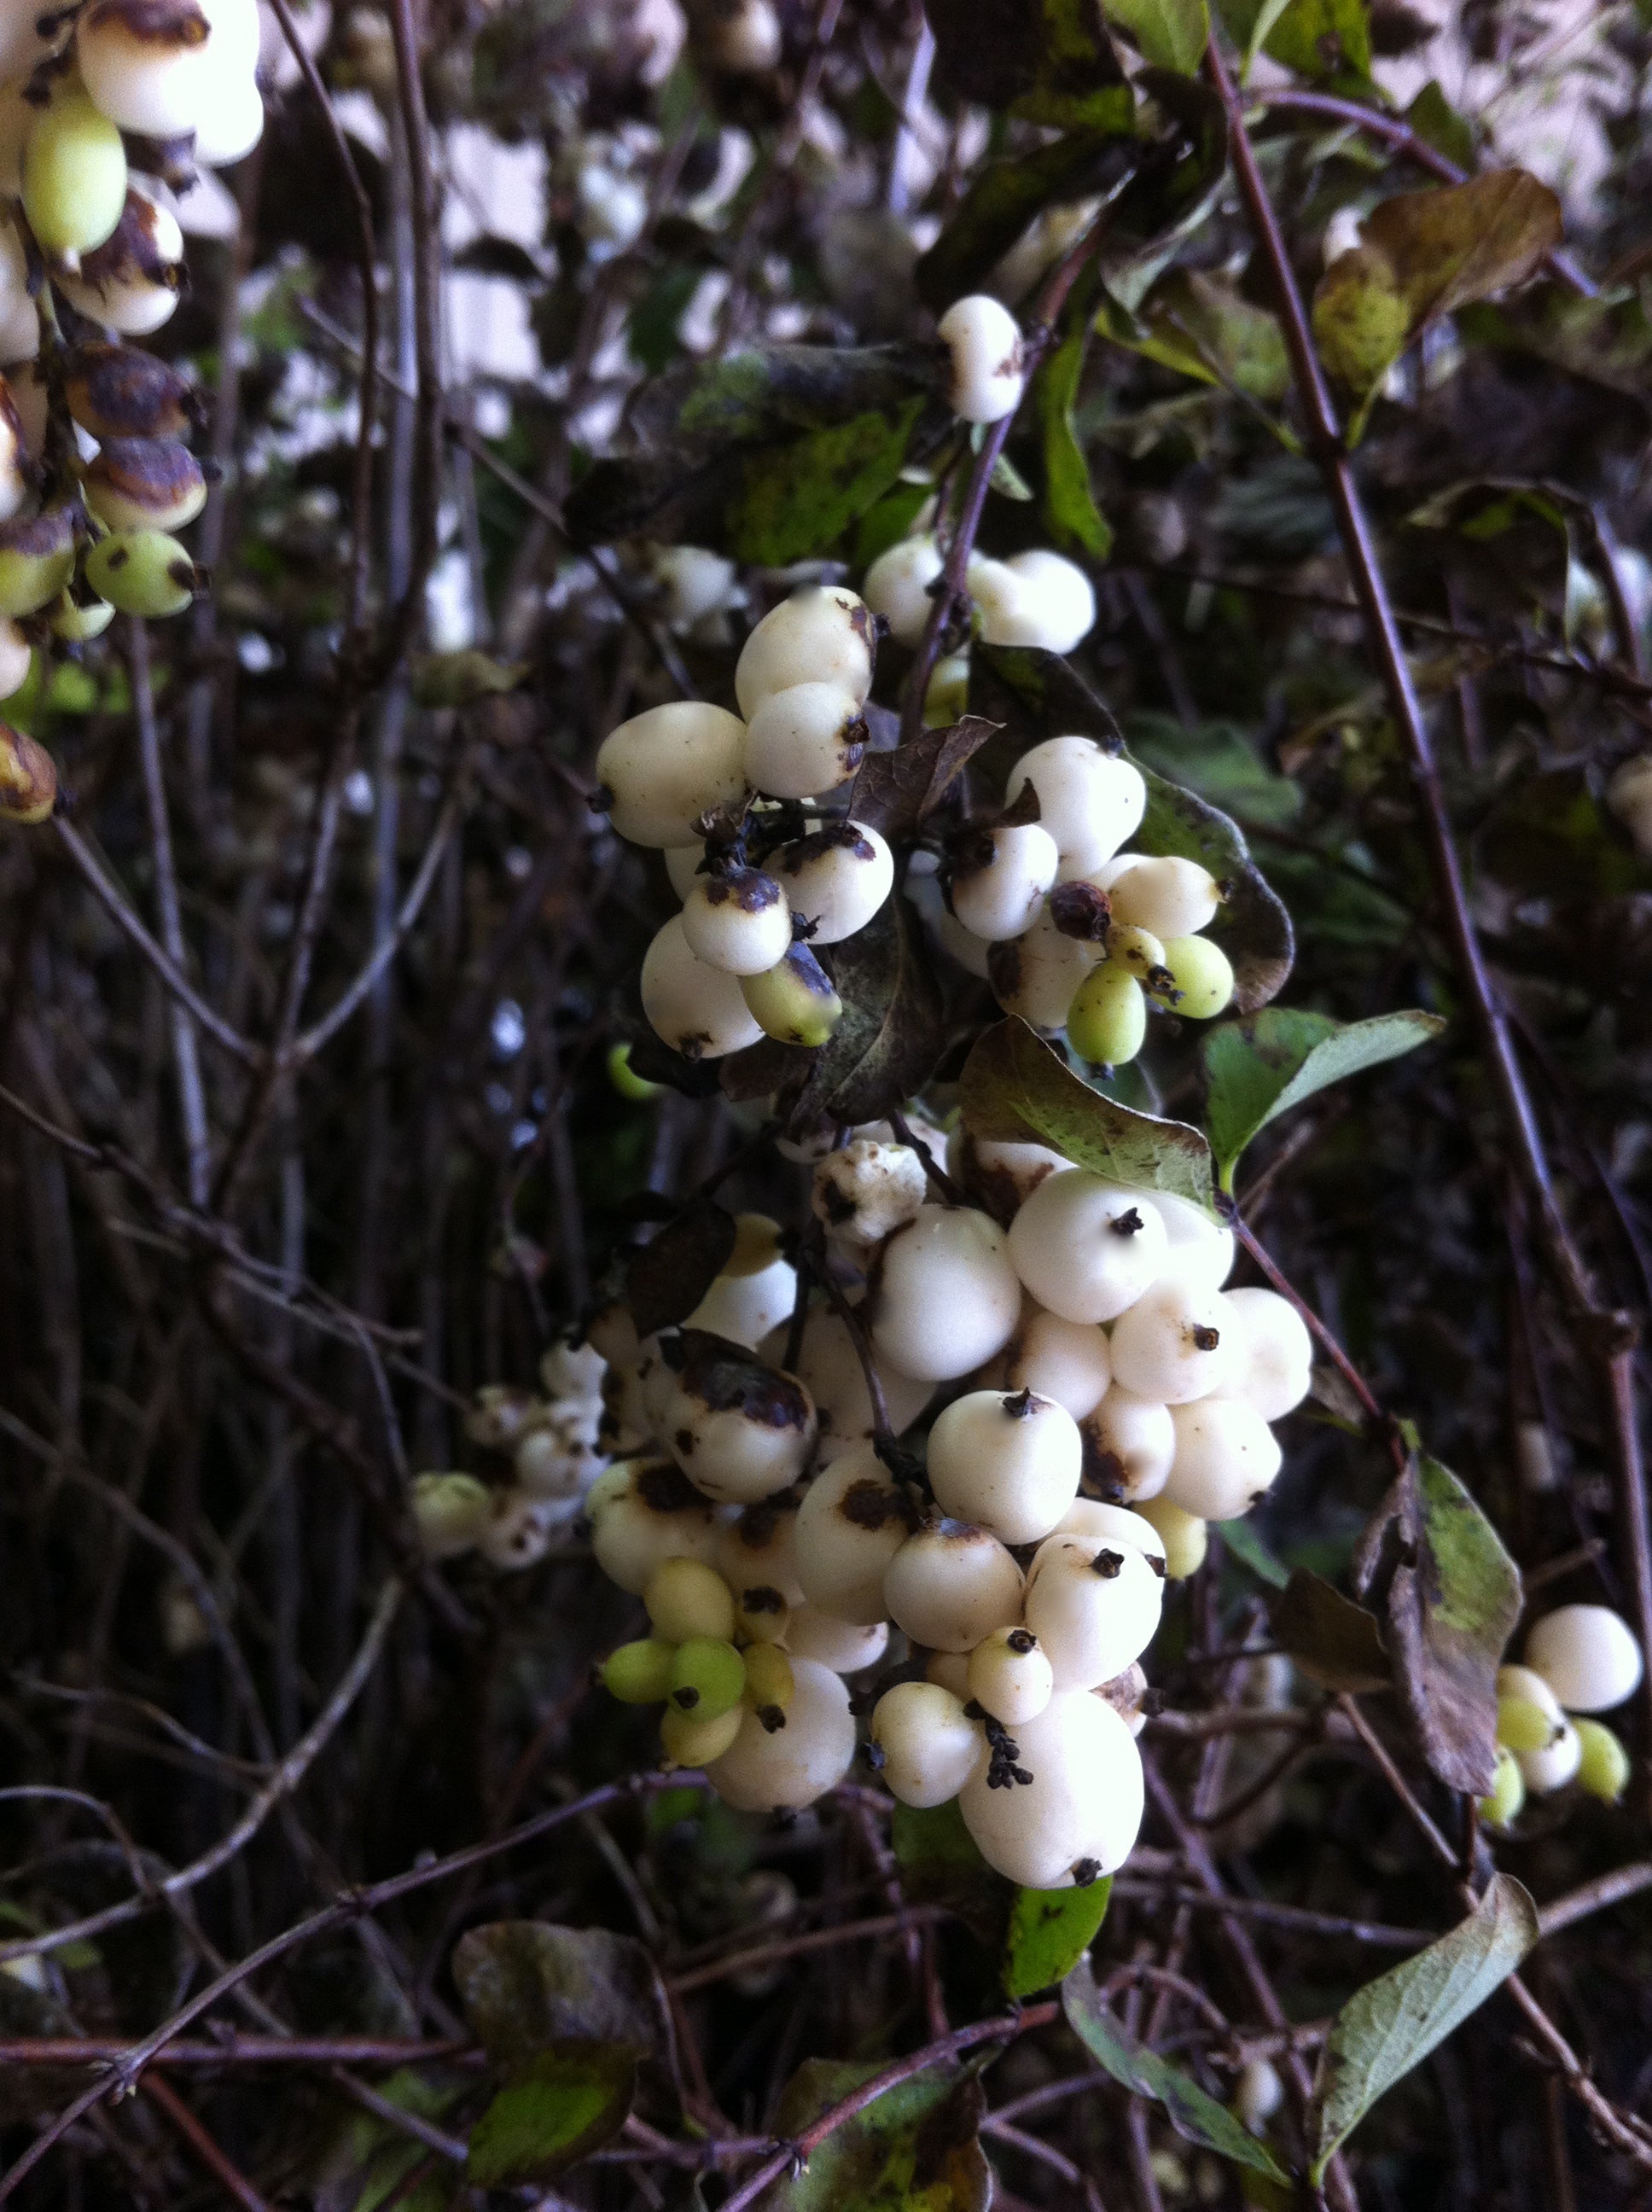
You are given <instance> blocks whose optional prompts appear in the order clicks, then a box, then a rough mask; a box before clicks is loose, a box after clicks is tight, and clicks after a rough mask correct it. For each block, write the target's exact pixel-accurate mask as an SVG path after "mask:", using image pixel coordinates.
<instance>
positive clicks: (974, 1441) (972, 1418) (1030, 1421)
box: [928, 1390, 1084, 1544]
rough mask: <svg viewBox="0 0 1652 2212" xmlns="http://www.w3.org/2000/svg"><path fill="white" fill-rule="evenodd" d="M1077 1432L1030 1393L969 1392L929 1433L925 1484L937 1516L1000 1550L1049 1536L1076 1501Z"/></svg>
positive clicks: (1049, 1402) (1059, 1411) (1064, 1415)
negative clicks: (997, 1542)
mask: <svg viewBox="0 0 1652 2212" xmlns="http://www.w3.org/2000/svg"><path fill="white" fill-rule="evenodd" d="M1083 1456H1084V1447H1083V1444H1082V1443H1081V1442H1080V1440H1079V1436H1078V1423H1077V1422H1076V1421H1075V1420H1074V1419H1073V1418H1072V1414H1071V1413H1068V1412H1067V1410H1066V1407H1063V1406H1058V1405H1057V1404H1056V1402H1055V1401H1054V1399H1053V1398H1040V1397H1036V1396H1035V1395H1034V1394H1033V1393H1032V1391H1030V1390H1018V1391H1015V1392H1012V1393H1006V1392H1005V1391H1001V1390H971V1391H969V1392H968V1393H966V1395H964V1396H963V1397H962V1398H955V1399H954V1400H953V1401H952V1403H951V1405H950V1406H948V1407H946V1408H945V1409H944V1412H943V1413H941V1414H940V1416H939V1417H938V1419H937V1420H936V1423H935V1425H934V1427H933V1428H932V1429H931V1431H930V1432H929V1462H928V1464H929V1484H930V1488H931V1489H932V1491H933V1492H934V1493H935V1502H936V1504H938V1506H939V1507H940V1509H941V1510H942V1512H943V1513H947V1514H951V1515H952V1516H954V1517H955V1518H956V1519H957V1520H960V1521H974V1522H978V1523H979V1524H980V1525H981V1527H982V1528H987V1529H990V1530H991V1532H992V1534H993V1535H995V1536H999V1537H1001V1538H1002V1539H1003V1541H1005V1543H1006V1544H1035V1543H1036V1542H1037V1541H1038V1540H1039V1539H1040V1537H1042V1536H1048V1534H1049V1532H1050V1530H1051V1529H1052V1528H1054V1527H1055V1525H1056V1523H1057V1522H1059V1521H1060V1518H1061V1516H1062V1515H1063V1514H1064V1513H1065V1512H1066V1510H1067V1508H1068V1507H1069V1506H1070V1505H1071V1504H1072V1501H1073V1499H1074V1498H1076V1497H1077V1496H1078V1474H1079V1467H1080V1462H1081V1461H1082V1459H1083Z"/></svg>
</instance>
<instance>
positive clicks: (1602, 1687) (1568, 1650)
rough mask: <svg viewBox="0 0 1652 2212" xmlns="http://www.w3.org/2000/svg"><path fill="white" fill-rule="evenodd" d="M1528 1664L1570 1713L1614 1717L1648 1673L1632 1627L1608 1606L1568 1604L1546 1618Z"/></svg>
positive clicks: (1532, 1640) (1530, 1643)
mask: <svg viewBox="0 0 1652 2212" xmlns="http://www.w3.org/2000/svg"><path fill="white" fill-rule="evenodd" d="M1526 1664H1527V1666H1528V1667H1530V1668H1534V1669H1535V1671H1536V1672H1537V1673H1538V1674H1541V1675H1542V1677H1543V1679H1544V1680H1545V1681H1546V1683H1547V1684H1548V1685H1549V1687H1550V1688H1551V1689H1552V1691H1553V1692H1554V1693H1555V1695H1556V1697H1557V1698H1558V1699H1559V1700H1560V1702H1561V1704H1562V1705H1564V1707H1565V1708H1566V1711H1568V1712H1569V1713H1606V1712H1610V1711H1611V1710H1612V1708H1613V1706H1614V1705H1622V1703H1623V1702H1624V1699H1625V1698H1627V1697H1630V1696H1631V1695H1632V1694H1633V1692H1635V1691H1636V1690H1637V1689H1638V1687H1639V1686H1640V1680H1641V1674H1642V1671H1643V1670H1642V1658H1641V1647H1640V1645H1639V1644H1637V1642H1636V1641H1635V1638H1634V1636H1633V1635H1632V1633H1631V1631H1630V1629H1629V1626H1628V1625H1627V1623H1626V1622H1625V1621H1623V1620H1619V1617H1618V1615H1617V1614H1616V1613H1613V1611H1612V1610H1611V1608H1610V1607H1607V1606H1604V1605H1563V1606H1561V1607H1558V1609H1557V1610H1556V1611H1555V1612H1553V1613H1546V1614H1545V1615H1544V1617H1543V1619H1542V1620H1540V1621H1539V1622H1538V1623H1537V1625H1536V1626H1535V1627H1534V1628H1533V1629H1532V1630H1531V1632H1529V1634H1528V1635H1527V1638H1526ZM1529 1780H1530V1777H1529V1775H1528V1776H1527V1781H1529Z"/></svg>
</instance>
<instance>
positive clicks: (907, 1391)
mask: <svg viewBox="0 0 1652 2212" xmlns="http://www.w3.org/2000/svg"><path fill="white" fill-rule="evenodd" d="M776 1334H777V1335H779V1334H780V1332H777V1333H776ZM777 1351H778V1346H777V1345H774V1344H771V1345H770V1346H768V1347H766V1352H767V1356H768V1357H769V1358H774V1357H775V1356H776V1355H777ZM797 1371H798V1376H799V1381H801V1382H802V1383H803V1384H804V1385H805V1388H806V1389H807V1390H808V1392H809V1395H810V1396H811V1398H812V1399H813V1400H814V1401H815V1410H816V1413H817V1416H818V1418H819V1421H820V1444H819V1450H818V1458H819V1460H820V1462H821V1464H822V1465H823V1466H830V1465H832V1464H833V1463H834V1462H835V1461H837V1460H839V1459H841V1457H842V1456H843V1455H844V1453H846V1452H848V1451H853V1450H854V1449H856V1448H857V1447H859V1446H860V1445H864V1444H868V1443H871V1441H872V1400H871V1398H870V1396H869V1395H867V1391H866V1377H865V1370H864V1369H863V1368H862V1366H861V1364H860V1356H859V1352H857V1351H856V1349H855V1346H854V1340H853V1338H852V1337H851V1335H850V1334H849V1332H848V1329H847V1327H846V1326H845V1325H844V1323H843V1322H841V1320H840V1319H839V1318H838V1316H837V1315H836V1314H835V1313H834V1312H833V1311H832V1310H831V1308H830V1307H829V1306H827V1305H817V1306H814V1307H811V1309H810V1312H809V1316H808V1319H807V1320H806V1321H805V1323H804V1329H803V1349H802V1351H801V1352H799V1354H798V1368H797ZM878 1380H879V1381H880V1382H881V1383H882V1384H883V1386H884V1404H885V1407H887V1409H888V1413H889V1418H890V1427H891V1428H892V1429H893V1431H894V1432H895V1434H896V1436H899V1435H901V1434H902V1431H904V1430H907V1429H909V1428H910V1427H911V1426H912V1424H913V1423H914V1421H915V1420H916V1419H917V1418H918V1416H919V1415H920V1413H922V1412H923V1410H924V1408H925V1407H926V1406H927V1405H928V1403H929V1401H930V1400H931V1399H932V1397H933V1396H934V1395H935V1386H934V1384H933V1383H924V1382H918V1381H915V1380H914V1378H913V1376H910V1375H902V1373H901V1372H900V1371H899V1370H898V1369H897V1368H896V1366H895V1365H894V1364H893V1363H892V1362H891V1361H890V1360H887V1359H885V1358H882V1357H881V1356H880V1358H878Z"/></svg>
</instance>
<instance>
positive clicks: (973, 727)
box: [849, 714, 998, 843]
mask: <svg viewBox="0 0 1652 2212" xmlns="http://www.w3.org/2000/svg"><path fill="white" fill-rule="evenodd" d="M997 727H998V725H997V724H996V723H995V722H987V721H983V720H982V719H981V716H980V715H979V714H966V715H965V716H964V717H963V720H962V721H960V722H954V723H953V724H952V726H951V728H950V729H944V730H925V731H923V732H921V733H920V735H919V736H917V737H915V738H912V739H911V740H910V741H909V742H908V744H903V745H896V746H894V747H892V748H891V749H890V750H888V751H887V752H869V753H868V754H867V755H866V757H865V760H863V761H862V762H861V763H860V773H859V775H857V776H856V778H855V780H854V788H853V791H852V792H851V793H850V794H849V813H850V815H851V816H852V817H853V819H854V820H855V821H857V822H864V823H867V824H868V826H869V827H870V828H872V829H877V830H878V831H880V832H881V833H882V835H883V836H884V837H886V838H887V839H889V841H890V842H891V843H895V842H898V841H900V840H902V839H903V838H908V837H910V836H912V835H913V834H914V831H915V830H916V829H919V828H920V826H921V825H922V823H924V822H926V820H927V819H928V817H930V816H931V815H932V813H933V812H934V811H935V809H936V808H937V807H938V805H940V803H941V801H942V799H944V798H945V796H946V793H947V791H948V790H949V788H950V787H951V785H952V783H953V782H954V781H956V779H957V777H958V776H959V775H962V774H963V770H964V769H965V768H966V767H967V766H968V765H969V762H970V760H971V759H972V758H973V757H974V756H975V754H976V753H978V752H979V751H980V750H981V747H982V746H983V745H984V744H986V742H987V739H988V738H990V737H991V736H992V735H993V732H994V731H995V730H996V729H997Z"/></svg>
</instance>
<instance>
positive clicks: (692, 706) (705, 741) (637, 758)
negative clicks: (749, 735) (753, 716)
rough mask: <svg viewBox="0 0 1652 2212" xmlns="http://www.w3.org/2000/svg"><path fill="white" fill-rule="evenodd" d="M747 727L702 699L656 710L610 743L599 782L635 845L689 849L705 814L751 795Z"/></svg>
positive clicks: (623, 727)
mask: <svg viewBox="0 0 1652 2212" xmlns="http://www.w3.org/2000/svg"><path fill="white" fill-rule="evenodd" d="M744 746H745V724H744V722H743V721H741V720H740V719H739V717H738V715H737V714H728V713H726V711H725V709H724V708H721V707H713V706H708V704H707V703H706V702H705V701H704V700H702V699H675V700H671V701H669V702H667V703H666V704H665V706H663V707H650V708H648V709H647V712H646V713H644V714H634V715H633V716H632V718H631V720H629V722H622V723H621V724H620V726H619V727H618V729H616V730H614V731H612V732H610V734H609V735H608V736H607V737H605V738H604V739H603V742H602V745H601V747H600V749H599V750H598V754H597V780H598V782H599V783H600V784H601V785H602V786H603V787H604V790H606V791H607V792H609V793H610V794H611V797H612V805H611V806H610V810H609V819H610V821H611V822H612V823H613V825H614V828H615V829H616V831H617V832H618V834H619V835H620V836H622V837H626V838H629V840H630V842H631V843H632V844H634V845H686V844H689V843H690V842H692V841H693V838H694V836H695V823H697V822H698V821H699V819H700V817H701V815H702V814H705V813H708V812H710V811H713V810H714V809H716V808H718V807H724V806H732V805H736V804H737V803H738V801H739V800H740V799H743V798H744V796H745V771H744V768H743V767H742V765H741V757H742V754H743V752H744Z"/></svg>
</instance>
